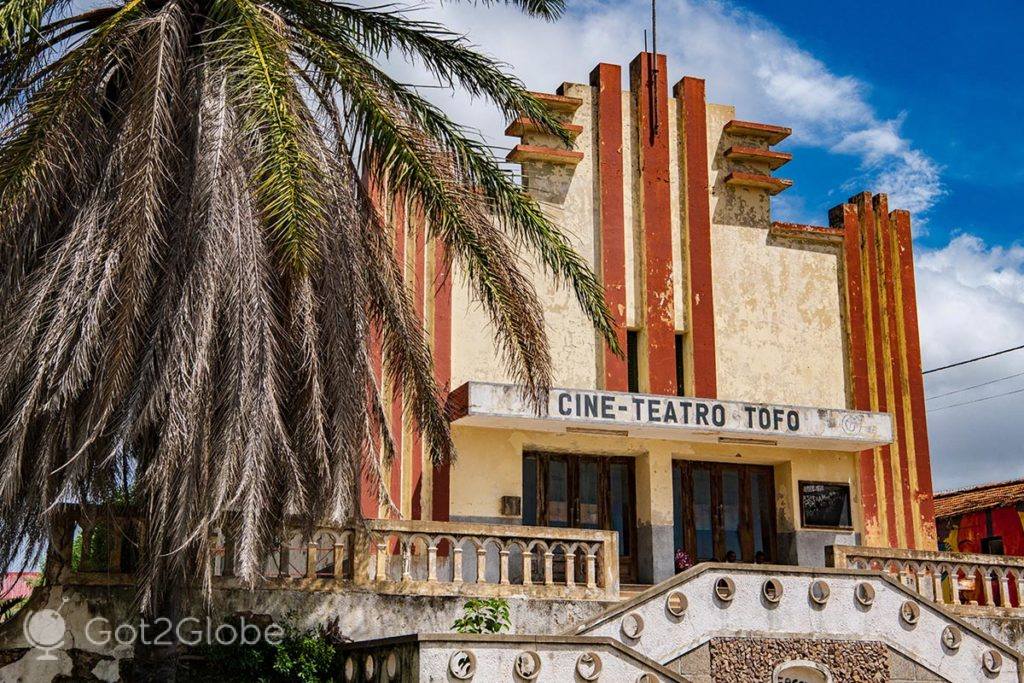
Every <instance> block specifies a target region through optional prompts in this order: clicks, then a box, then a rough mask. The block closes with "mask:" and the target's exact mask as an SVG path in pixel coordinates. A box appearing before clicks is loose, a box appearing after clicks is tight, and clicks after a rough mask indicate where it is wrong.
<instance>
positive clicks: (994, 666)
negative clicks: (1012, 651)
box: [981, 650, 1003, 674]
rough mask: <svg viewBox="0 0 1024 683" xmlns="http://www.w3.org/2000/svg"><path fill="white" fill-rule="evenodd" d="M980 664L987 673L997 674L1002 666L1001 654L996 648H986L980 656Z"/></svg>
mask: <svg viewBox="0 0 1024 683" xmlns="http://www.w3.org/2000/svg"><path fill="white" fill-rule="evenodd" d="M981 666H982V667H983V668H984V669H985V671H986V672H987V673H990V674H997V673H999V671H1000V669H1002V668H1003V656H1002V655H1001V654H999V653H998V652H997V651H996V650H988V651H986V652H985V654H983V655H982V656H981Z"/></svg>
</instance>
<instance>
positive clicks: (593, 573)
mask: <svg viewBox="0 0 1024 683" xmlns="http://www.w3.org/2000/svg"><path fill="white" fill-rule="evenodd" d="M587 588H597V556H596V555H594V553H587Z"/></svg>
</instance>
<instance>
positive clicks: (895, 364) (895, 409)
mask: <svg viewBox="0 0 1024 683" xmlns="http://www.w3.org/2000/svg"><path fill="white" fill-rule="evenodd" d="M873 208H874V211H875V222H876V224H877V225H878V233H879V237H880V240H879V241H880V245H881V247H882V253H881V260H880V266H881V269H880V270H881V273H882V286H883V287H884V288H885V300H886V303H887V305H886V307H885V316H886V324H887V330H886V332H887V333H886V335H885V336H886V342H887V343H888V347H889V363H888V367H889V375H890V377H891V382H892V398H893V402H892V403H893V405H892V413H893V424H894V425H895V427H896V434H895V436H896V463H897V467H898V470H899V474H900V477H899V478H900V481H899V484H900V492H901V496H902V498H903V515H902V520H901V521H902V522H903V532H904V534H905V536H904V538H905V541H904V543H905V545H906V546H907V547H908V548H913V547H914V517H913V509H912V496H911V489H910V483H911V481H910V444H909V442H908V440H907V434H906V427H907V422H906V415H905V411H904V409H903V406H904V403H903V363H902V361H901V358H902V357H903V353H902V348H901V345H900V335H899V315H900V314H901V311H897V310H896V301H897V299H896V274H897V270H896V267H895V261H894V254H893V246H894V245H893V235H892V226H891V225H890V224H889V200H888V198H887V197H886V196H885V195H884V194H880V195H875V198H874V201H873Z"/></svg>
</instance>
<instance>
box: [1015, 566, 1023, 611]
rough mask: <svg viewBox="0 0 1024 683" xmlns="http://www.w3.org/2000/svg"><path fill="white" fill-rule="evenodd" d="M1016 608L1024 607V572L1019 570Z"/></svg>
mask: <svg viewBox="0 0 1024 683" xmlns="http://www.w3.org/2000/svg"><path fill="white" fill-rule="evenodd" d="M1014 607H1024V570H1020V569H1018V570H1017V604H1016V605H1014Z"/></svg>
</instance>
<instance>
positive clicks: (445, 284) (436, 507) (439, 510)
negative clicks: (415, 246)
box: [430, 242, 452, 522]
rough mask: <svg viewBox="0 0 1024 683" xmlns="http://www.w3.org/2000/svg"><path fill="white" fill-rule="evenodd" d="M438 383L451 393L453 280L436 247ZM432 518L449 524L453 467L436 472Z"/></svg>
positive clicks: (442, 256) (435, 291) (436, 377)
mask: <svg viewBox="0 0 1024 683" xmlns="http://www.w3.org/2000/svg"><path fill="white" fill-rule="evenodd" d="M431 286H432V287H433V288H434V325H433V328H434V329H433V337H434V381H435V382H436V383H437V386H438V387H440V388H441V390H442V391H443V392H444V393H445V394H447V393H448V391H450V390H451V374H452V279H451V273H450V272H449V264H448V259H447V258H446V255H445V252H444V248H443V247H442V246H441V245H440V244H439V243H436V242H435V244H434V281H433V282H432V283H431ZM432 475H433V476H432V482H433V483H432V486H431V500H430V508H431V514H430V518H431V519H433V520H434V521H436V522H447V521H448V517H449V504H450V496H451V490H450V487H451V465H449V464H447V463H445V464H444V465H436V466H434V467H433V470H432Z"/></svg>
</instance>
